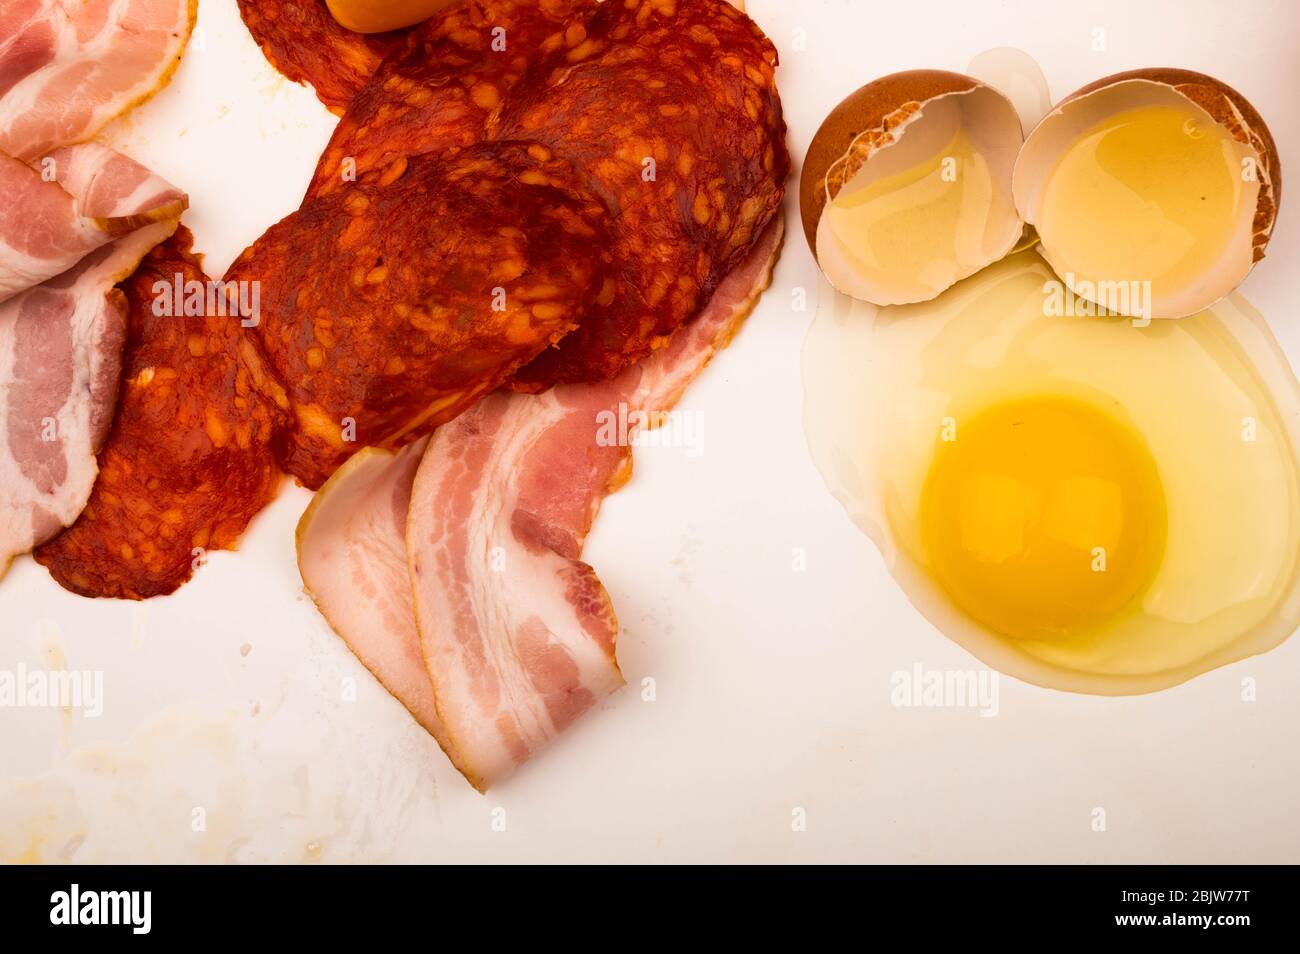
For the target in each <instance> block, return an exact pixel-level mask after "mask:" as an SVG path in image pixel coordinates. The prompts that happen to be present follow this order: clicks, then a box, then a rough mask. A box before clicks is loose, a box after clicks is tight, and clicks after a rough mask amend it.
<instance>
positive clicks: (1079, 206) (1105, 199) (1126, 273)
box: [1013, 69, 1282, 318]
mask: <svg viewBox="0 0 1300 954" xmlns="http://www.w3.org/2000/svg"><path fill="white" fill-rule="evenodd" d="M1281 186H1282V182H1281V168H1280V164H1279V161H1278V156H1277V148H1276V146H1275V145H1274V144H1273V138H1272V136H1271V135H1270V134H1269V131H1268V127H1267V126H1266V125H1265V124H1264V121H1263V119H1261V118H1260V116H1259V114H1258V113H1257V112H1256V111H1255V109H1254V107H1252V106H1251V105H1250V103H1249V102H1248V101H1247V100H1246V99H1245V97H1243V96H1242V95H1241V94H1240V93H1238V92H1237V91H1236V90H1234V89H1232V88H1231V87H1229V86H1227V85H1225V84H1223V83H1221V82H1219V81H1218V80H1216V79H1213V78H1212V77H1209V76H1205V75H1203V74H1201V73H1193V72H1190V71H1187V70H1174V69H1147V70H1135V71H1133V72H1130V73H1121V74H1118V75H1116V76H1111V77H1109V78H1107V79H1104V80H1100V81H1098V82H1096V83H1093V84H1092V85H1090V86H1086V87H1084V88H1083V89H1081V90H1079V91H1078V92H1076V93H1074V94H1072V95H1071V96H1068V97H1066V99H1065V100H1063V101H1062V102H1061V103H1060V104H1059V105H1058V106H1056V108H1055V109H1053V110H1052V111H1051V112H1050V113H1048V115H1047V116H1046V117H1045V118H1044V119H1043V121H1042V122H1041V123H1039V124H1038V126H1037V127H1035V129H1034V130H1033V132H1032V133H1031V134H1030V135H1029V138H1028V139H1027V140H1026V142H1025V145H1024V148H1023V149H1022V150H1021V153H1020V158H1019V159H1018V160H1017V162H1016V167H1015V176H1014V182H1013V190H1014V194H1015V202H1016V207H1017V209H1018V210H1019V212H1020V215H1021V216H1022V217H1023V218H1024V219H1025V221H1027V222H1029V223H1030V224H1032V225H1033V226H1034V227H1035V228H1036V229H1037V231H1038V235H1039V237H1040V239H1041V241H1042V246H1043V255H1044V257H1045V258H1046V259H1047V261H1048V262H1049V263H1050V264H1051V265H1052V267H1053V268H1054V269H1055V270H1056V272H1057V274H1059V275H1060V276H1061V278H1062V279H1063V280H1064V281H1065V282H1066V284H1067V285H1068V286H1070V288H1071V289H1072V290H1073V291H1074V293H1075V294H1077V295H1079V296H1081V297H1084V298H1087V299H1089V300H1090V301H1093V302H1096V303H1097V304H1100V305H1103V306H1105V307H1106V308H1108V309H1110V310H1112V311H1116V312H1119V313H1122V314H1128V315H1140V316H1142V317H1144V318H1182V317H1184V316H1186V315H1190V314H1195V313H1196V312H1199V311H1201V310H1202V309H1204V308H1206V307H1208V306H1209V305H1211V304H1213V303H1214V302H1216V301H1218V300H1219V299H1220V298H1222V297H1223V296H1224V295H1226V294H1227V293H1228V292H1229V291H1231V290H1232V289H1234V288H1235V287H1236V286H1237V285H1238V284H1240V283H1241V281H1242V279H1243V278H1245V277H1246V274H1247V273H1248V272H1249V271H1250V269H1251V267H1252V266H1253V265H1254V263H1255V262H1256V261H1258V260H1259V259H1260V258H1262V257H1263V255H1264V248H1265V246H1266V245H1267V244H1268V239H1269V236H1270V235H1271V234H1272V230H1273V223H1274V220H1275V219H1276V216H1277V205H1278V201H1279V199H1280V196H1281Z"/></svg>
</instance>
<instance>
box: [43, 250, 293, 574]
mask: <svg viewBox="0 0 1300 954" xmlns="http://www.w3.org/2000/svg"><path fill="white" fill-rule="evenodd" d="M192 243H193V236H192V235H190V232H189V230H188V229H186V228H184V227H182V228H181V229H180V231H179V232H177V234H176V235H175V236H173V237H172V238H171V239H170V240H169V241H168V242H166V243H164V244H162V245H160V246H158V247H157V248H155V249H154V250H153V251H152V252H151V253H150V254H149V255H148V256H147V257H146V258H145V260H144V261H143V262H142V263H141V265H140V267H139V269H137V270H136V272H135V274H134V275H133V276H131V278H130V279H129V280H128V281H126V282H125V283H123V286H122V288H123V291H124V292H125V293H126V304H127V336H126V348H125V351H124V353H123V359H122V372H123V374H122V394H121V399H120V401H119V404H118V410H117V417H116V420H115V421H114V423H113V428H112V431H111V432H110V434H109V438H108V443H107V444H105V446H104V448H103V450H101V451H100V453H99V479H98V480H97V481H96V483H95V488H94V492H93V493H92V494H91V495H90V500H89V502H88V503H87V504H86V507H85V509H84V510H83V511H82V513H81V516H80V517H79V518H78V519H77V521H76V523H74V524H73V525H72V526H71V527H69V528H68V529H67V530H65V531H64V532H63V533H61V534H60V535H59V536H58V537H56V538H54V539H53V540H52V541H50V542H49V543H47V544H45V545H44V546H43V547H41V548H40V549H39V550H37V551H36V560H37V562H38V563H41V564H43V565H44V566H46V567H48V568H49V570H50V574H51V575H52V576H53V577H54V579H55V580H56V581H57V582H58V583H59V584H60V585H61V586H63V587H64V588H66V589H68V590H71V591H72V592H74V593H78V594H80V595H82V596H92V597H96V596H97V597H114V598H118V599H147V598H149V597H151V596H160V595H164V594H167V593H171V592H173V591H174V590H176V589H177V588H178V587H180V586H181V585H182V584H183V583H185V582H186V581H187V580H188V579H189V578H190V576H191V575H192V573H193V571H194V568H195V566H196V564H197V563H198V562H199V560H200V559H201V557H202V556H203V554H204V552H206V551H209V550H229V549H234V548H235V546H236V544H237V543H238V541H239V538H240V536H242V535H243V532H244V530H245V529H246V528H247V526H248V524H249V521H250V520H252V518H253V516H254V515H256V514H257V513H258V511H260V510H261V509H262V508H263V507H264V506H266V504H268V503H269V502H270V501H271V499H272V498H273V497H274V495H275V491H276V488H277V487H278V485H279V480H280V472H279V470H278V468H277V467H276V466H275V463H274V458H273V454H272V450H271V442H272V440H273V437H274V435H275V433H276V431H277V430H278V429H279V428H280V427H282V426H283V423H284V420H283V412H281V411H280V410H279V409H278V408H277V407H276V406H275V405H274V404H273V403H272V402H271V401H269V400H268V399H267V398H265V397H263V389H264V387H265V384H266V372H265V370H264V369H263V367H262V364H261V361H262V359H261V357H260V355H259V353H258V350H257V347H256V342H255V340H254V339H253V338H252V337H251V335H249V334H248V333H247V332H245V331H244V329H243V328H242V327H241V325H240V318H239V317H238V316H237V315H234V314H232V312H233V309H230V308H226V307H225V306H224V305H222V306H221V307H217V308H214V309H212V310H211V311H209V310H208V308H207V296H206V290H207V276H206V275H204V273H203V268H202V265H201V263H200V261H199V258H198V257H197V256H196V255H195V254H194V253H193V252H192V251H191V245H192ZM196 290H197V294H196ZM187 297H188V300H189V302H190V305H191V307H189V308H188V309H187V308H185V307H184V306H185V303H186V300H187ZM200 301H201V303H202V307H201V308H200V307H199V304H200ZM213 303H214V304H220V302H219V300H218V299H215V298H214V299H213ZM186 310H188V311H197V312H200V313H198V314H183V313H180V314H178V313H177V312H181V311H186ZM159 312H162V314H159ZM222 312H224V314H223V313H222Z"/></svg>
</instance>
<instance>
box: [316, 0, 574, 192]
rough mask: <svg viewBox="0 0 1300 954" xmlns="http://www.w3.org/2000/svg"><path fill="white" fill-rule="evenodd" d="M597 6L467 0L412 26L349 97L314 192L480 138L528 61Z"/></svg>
mask: <svg viewBox="0 0 1300 954" xmlns="http://www.w3.org/2000/svg"><path fill="white" fill-rule="evenodd" d="M595 7H596V3H595V0H540V2H539V0H469V2H468V3H464V4H461V5H460V6H456V7H453V8H451V9H450V10H447V11H445V12H443V13H440V14H438V15H437V16H434V17H431V18H430V19H429V20H427V21H426V22H425V23H424V24H423V25H421V26H419V27H416V28H415V29H413V30H411V31H410V32H409V33H407V34H406V35H405V36H404V37H403V38H402V39H401V40H400V41H399V42H398V43H397V44H396V46H395V47H394V48H393V50H392V51H391V52H390V53H389V54H388V56H387V57H386V58H385V59H384V61H383V63H382V64H381V65H380V66H379V69H378V70H377V71H376V72H375V73H374V75H373V76H371V77H370V80H369V82H367V83H366V84H365V86H364V87H362V88H361V90H360V91H359V92H358V93H357V94H356V96H354V97H353V98H352V101H351V103H350V104H349V105H348V108H347V112H346V113H344V114H343V118H342V119H341V120H340V121H339V124H338V127H337V128H336V129H335V130H334V135H333V136H332V137H331V138H330V142H329V145H328V146H327V147H326V149H325V152H324V154H323V155H322V156H321V159H320V163H319V164H318V165H317V167H316V174H315V175H314V176H313V178H312V182H311V185H310V187H309V188H308V190H307V196H308V198H311V197H313V196H318V195H327V194H329V193H330V192H336V191H339V190H340V189H342V188H344V187H345V185H347V184H350V182H352V181H355V180H356V179H363V178H365V177H366V176H368V175H382V174H383V173H384V172H385V170H387V169H388V168H389V167H390V166H392V164H393V163H394V162H400V161H401V160H403V159H406V158H408V157H411V156H418V155H423V154H425V153H441V152H444V151H446V150H447V149H448V148H450V147H452V146H468V145H470V144H471V143H475V142H478V141H479V140H481V139H483V138H484V128H485V126H486V125H487V120H488V116H489V115H490V114H491V112H492V110H493V109H495V108H496V107H498V106H499V105H500V104H501V101H502V99H503V97H504V96H505V95H506V94H507V93H508V92H509V91H510V89H511V88H512V87H513V86H514V85H515V83H516V82H518V80H519V78H520V76H522V75H523V73H524V71H525V70H526V69H527V68H528V66H529V64H530V63H532V62H534V61H535V60H537V59H538V58H539V56H540V55H541V54H542V52H543V51H544V50H545V49H548V48H550V47H552V46H555V45H558V44H559V43H560V42H561V40H562V37H561V36H560V35H559V34H560V32H561V31H562V30H563V28H564V27H565V26H566V25H567V24H568V23H570V22H571V21H574V20H575V19H579V22H580V18H581V17H585V16H587V15H589V14H590V13H591V11H592V10H594V9H595ZM503 46H504V48H502V47H503ZM349 160H350V161H349Z"/></svg>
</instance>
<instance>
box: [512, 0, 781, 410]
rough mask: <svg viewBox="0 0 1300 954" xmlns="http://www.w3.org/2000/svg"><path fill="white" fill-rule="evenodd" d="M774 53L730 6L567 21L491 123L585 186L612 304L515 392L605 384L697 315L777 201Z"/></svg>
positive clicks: (603, 12)
mask: <svg viewBox="0 0 1300 954" xmlns="http://www.w3.org/2000/svg"><path fill="white" fill-rule="evenodd" d="M776 65H777V53H776V49H775V47H774V46H773V45H772V43H771V42H770V41H769V40H768V39H767V37H766V36H764V35H763V33H762V31H761V30H760V29H759V28H758V27H757V26H756V25H755V24H754V22H753V21H752V20H750V19H749V17H747V16H746V15H745V14H743V13H741V12H740V11H738V10H737V9H735V7H733V6H732V5H731V4H729V3H727V2H725V0H621V2H618V3H604V4H601V6H600V8H599V9H598V10H597V11H596V13H595V14H594V15H593V16H592V17H591V18H589V19H588V20H587V21H586V22H585V23H582V22H573V23H571V24H570V25H569V27H568V28H567V30H566V32H565V33H564V35H563V38H562V42H561V44H560V45H559V46H558V48H556V49H554V50H553V51H551V52H549V53H548V54H547V55H546V57H545V58H544V59H543V60H541V61H540V62H538V63H537V64H536V65H535V66H534V68H533V70H532V71H531V72H530V73H529V75H528V76H526V77H525V78H524V79H523V80H521V81H520V82H519V83H517V84H516V85H515V87H514V89H513V90H512V91H511V93H510V95H509V96H508V97H507V98H506V100H505V102H504V103H503V105H502V108H501V110H500V111H499V113H497V114H494V116H493V117H492V120H491V122H490V123H489V133H490V136H491V137H492V138H501V139H530V140H538V141H540V142H542V143H545V144H546V145H548V146H550V147H551V148H552V149H553V150H554V151H555V153H556V155H557V156H560V157H562V158H565V159H568V160H569V161H570V162H572V163H573V164H574V166H576V167H577V168H579V169H582V170H583V171H584V172H585V174H586V175H587V177H589V179H590V181H591V184H592V187H593V188H594V189H595V191H596V192H597V194H598V195H600V196H601V197H602V198H603V199H604V200H605V201H606V202H607V204H608V206H609V208H610V210H611V214H612V216H613V220H614V221H615V222H616V223H617V227H616V229H615V231H614V234H613V236H612V238H613V248H612V250H611V251H612V255H613V259H614V262H615V268H616V271H617V274H618V275H619V276H620V281H619V282H618V284H617V287H616V289H615V292H614V294H613V295H612V296H611V298H610V300H609V301H607V302H602V303H601V305H600V306H599V307H598V308H596V309H594V310H593V311H592V313H591V314H590V315H588V316H587V317H586V319H585V320H584V321H583V323H582V325H581V327H580V328H579V329H578V330H577V331H575V332H574V333H573V334H571V335H569V336H568V337H566V338H565V339H564V340H563V341H561V342H560V344H559V346H558V347H556V348H552V349H548V350H547V351H546V352H544V353H543V354H542V355H540V356H539V357H538V358H537V359H536V360H534V361H533V362H531V363H530V364H529V365H528V366H526V367H525V368H523V369H522V370H521V371H520V372H519V374H518V375H517V376H516V377H515V379H514V382H513V384H512V386H513V387H515V388H516V389H518V390H531V391H536V390H543V389H545V388H546V387H549V386H550V385H552V384H556V383H559V382H578V381H594V380H603V379H607V378H610V377H613V376H614V375H616V374H618V372H619V371H621V370H622V369H623V368H625V367H627V366H628V365H630V364H632V363H634V362H636V361H639V360H640V359H642V358H644V357H645V356H646V355H647V354H649V353H650V352H651V351H652V350H653V349H654V348H656V347H658V346H660V345H662V344H663V343H664V342H665V341H666V340H667V336H668V335H670V334H671V333H672V331H673V330H674V329H675V328H677V327H678V326H679V325H681V324H682V323H684V322H686V321H688V320H689V319H691V318H693V317H694V316H695V315H696V314H698V313H699V311H700V310H701V308H702V307H703V306H704V304H705V303H706V302H707V301H708V300H709V298H710V297H711V295H712V294H713V292H714V290H715V289H716V288H717V286H718V284H719V283H720V282H721V281H722V279H723V278H725V277H726V276H727V274H728V273H729V272H731V271H732V270H733V269H734V268H735V267H736V266H737V265H739V264H740V262H741V261H743V260H744V259H745V257H746V255H747V254H748V253H749V251H750V250H751V249H752V248H753V246H754V244H755V242H756V241H757V240H758V238H759V236H760V235H762V234H763V232H764V230H765V229H766V227H767V225H768V224H769V223H770V222H771V221H772V220H773V219H774V218H775V217H776V215H777V213H778V211H779V209H780V206H781V200H782V197H783V195H784V191H785V187H784V183H785V178H786V176H787V174H788V173H789V168H790V161H789V156H788V155H787V153H786V149H785V122H784V119H783V118H782V113H781V100H780V96H779V94H778V92H777V88H776V81H775V70H776Z"/></svg>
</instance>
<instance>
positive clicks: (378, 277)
mask: <svg viewBox="0 0 1300 954" xmlns="http://www.w3.org/2000/svg"><path fill="white" fill-rule="evenodd" d="M398 170H399V171H400V173H401V174H400V175H398V176H397V177H396V178H395V179H393V180H392V181H391V182H390V181H388V180H389V178H390V176H385V177H381V178H379V179H373V180H367V181H361V182H357V183H356V184H355V185H354V186H353V187H352V188H350V189H348V190H347V191H346V192H341V193H337V194H334V195H328V196H323V197H321V198H319V199H315V200H312V201H310V202H308V203H306V204H305V205H304V206H303V207H302V208H301V209H299V210H298V211H297V212H295V213H293V214H292V215H290V216H289V217H288V218H286V219H284V220H283V221H281V222H279V223H278V224H276V225H274V226H272V228H271V229H270V230H268V231H267V233H266V234H265V235H263V236H262V237H261V238H260V239H259V240H258V241H257V242H256V243H255V244H254V245H253V246H252V247H251V248H249V249H248V250H247V251H245V252H244V254H243V255H242V256H241V257H240V259H239V260H238V261H237V262H236V263H235V264H234V266H233V267H232V269H231V271H230V273H229V275H228V276H227V278H228V279H229V280H239V281H256V282H259V286H258V287H259V288H260V289H261V293H260V298H261V306H260V318H261V325H260V327H259V329H258V331H259V334H260V337H261V340H262V342H263V346H264V348H265V351H266V354H267V357H268V360H269V363H270V366H271V368H272V370H273V371H274V372H275V374H276V375H277V377H278V379H279V380H280V382H281V383H282V384H283V385H284V386H285V388H286V390H287V393H288V396H289V399H290V400H291V402H292V404H293V410H294V426H293V430H292V433H291V435H290V437H289V440H288V443H287V447H286V450H285V456H284V459H283V461H282V463H283V464H284V467H285V469H286V470H287V471H288V472H289V473H291V474H293V475H295V476H296V477H298V479H299V480H301V481H302V482H303V483H304V484H306V485H307V486H308V487H311V488H313V489H314V488H317V487H319V486H320V485H321V484H322V483H323V482H324V481H325V479H326V478H328V477H329V475H330V474H332V473H333V472H334V470H335V469H337V468H338V466H339V465H341V464H342V463H343V462H344V461H345V460H346V459H347V458H348V457H349V456H351V454H352V453H353V452H354V451H356V450H358V449H360V448H362V447H366V446H380V447H393V448H395V447H400V446H402V445H403V444H405V443H409V442H410V441H412V440H414V439H415V438H417V437H419V436H421V435H423V434H426V433H428V432H429V431H431V430H432V429H433V428H434V427H436V426H437V425H438V424H441V423H442V422H444V421H447V420H450V419H451V418H452V417H455V416H456V415H457V414H458V413H460V412H461V411H462V410H464V409H465V408H466V407H468V406H469V405H470V404H472V403H473V402H474V401H475V400H477V399H478V398H479V397H480V396H482V395H483V394H485V393H487V392H488V391H491V390H493V389H494V388H496V387H498V386H499V385H500V384H501V383H502V382H503V381H504V380H505V379H506V378H507V377H508V376H509V375H510V374H511V373H513V372H514V371H515V369H516V368H518V367H519V366H520V365H521V364H523V363H524V362H526V361H528V360H530V359H531V358H533V357H534V356H535V355H537V354H538V353H539V352H540V351H541V350H542V349H544V348H546V347H547V346H548V345H550V344H551V343H552V342H554V341H556V340H558V339H559V338H561V337H562V336H563V335H565V334H566V333H568V332H569V331H570V330H571V329H572V328H574V327H575V326H576V325H577V323H578V321H580V320H581V318H582V316H583V315H584V314H586V313H587V311H588V309H589V308H590V306H591V304H592V302H593V301H594V300H595V299H596V297H597V295H598V294H599V293H600V291H601V288H602V284H603V281H604V266H603V262H604V258H605V248H606V246H607V245H608V235H607V232H606V212H605V208H604V206H603V205H602V204H601V203H600V202H599V200H598V199H596V197H595V196H594V195H592V194H591V193H590V192H587V191H584V190H582V189H579V188H577V187H575V186H574V185H573V183H574V182H575V181H578V177H577V176H576V175H575V173H574V170H573V169H572V168H571V167H570V166H569V165H568V164H567V163H565V162H563V161H560V160H556V159H554V158H553V157H552V155H551V153H550V152H549V150H547V149H546V148H545V147H544V146H540V145H537V144H526V143H506V142H499V143H483V144H478V145H474V146H471V147H469V148H467V149H465V150H462V151H460V152H457V153H455V154H451V155H447V156H444V157H438V158H434V157H417V158H414V159H411V160H409V162H407V163H403V164H401V165H400V166H399V167H398Z"/></svg>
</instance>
